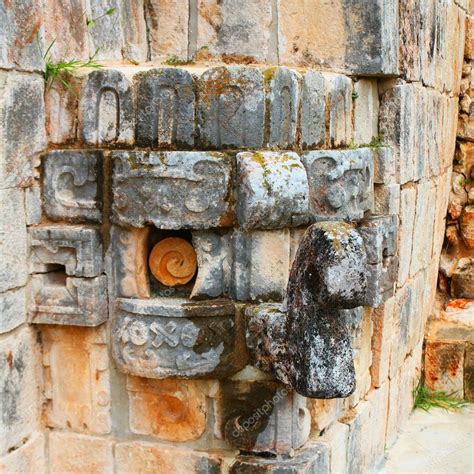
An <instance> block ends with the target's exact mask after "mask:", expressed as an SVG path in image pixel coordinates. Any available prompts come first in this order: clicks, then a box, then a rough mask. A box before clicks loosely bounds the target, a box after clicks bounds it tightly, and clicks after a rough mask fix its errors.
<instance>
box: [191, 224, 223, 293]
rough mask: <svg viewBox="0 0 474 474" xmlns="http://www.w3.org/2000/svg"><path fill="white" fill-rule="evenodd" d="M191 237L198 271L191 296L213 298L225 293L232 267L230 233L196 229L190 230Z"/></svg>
mask: <svg viewBox="0 0 474 474" xmlns="http://www.w3.org/2000/svg"><path fill="white" fill-rule="evenodd" d="M192 239H193V246H194V249H195V251H196V254H197V262H198V273H197V275H196V281H195V283H194V287H193V290H192V293H191V298H194V297H202V296H207V297H211V298H215V297H217V296H222V295H224V294H226V293H227V292H228V290H229V288H230V278H231V276H230V275H231V267H232V253H231V252H232V249H231V242H230V235H229V234H223V235H221V234H219V233H217V232H215V231H209V230H196V231H193V232H192Z"/></svg>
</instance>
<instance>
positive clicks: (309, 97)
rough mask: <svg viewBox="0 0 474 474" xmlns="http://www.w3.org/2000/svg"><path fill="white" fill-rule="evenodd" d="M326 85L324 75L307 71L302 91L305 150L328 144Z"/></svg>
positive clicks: (303, 141) (302, 137)
mask: <svg viewBox="0 0 474 474" xmlns="http://www.w3.org/2000/svg"><path fill="white" fill-rule="evenodd" d="M325 91H326V85H325V80H324V76H323V74H321V73H319V72H318V71H307V72H305V74H304V75H303V80H302V90H301V112H300V129H301V146H302V148H303V149H308V148H314V147H319V146H324V144H325V142H326V99H325V97H326V95H325Z"/></svg>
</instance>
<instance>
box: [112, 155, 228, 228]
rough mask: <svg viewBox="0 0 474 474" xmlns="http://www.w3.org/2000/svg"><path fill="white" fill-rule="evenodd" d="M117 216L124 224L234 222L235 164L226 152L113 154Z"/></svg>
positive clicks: (209, 224)
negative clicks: (232, 203)
mask: <svg viewBox="0 0 474 474" xmlns="http://www.w3.org/2000/svg"><path fill="white" fill-rule="evenodd" d="M112 158H113V161H114V171H113V202H112V219H113V221H114V223H116V224H119V225H123V226H125V227H129V226H133V227H143V226H144V225H145V224H146V223H152V224H154V225H155V226H156V227H158V228H159V229H189V228H193V229H207V228H210V227H220V226H226V225H230V224H231V223H232V219H231V217H230V214H231V209H230V207H231V206H230V204H229V200H230V199H229V198H230V193H231V188H230V186H231V173H232V163H231V160H230V157H229V156H228V155H226V154H224V153H209V152H195V151H190V152H163V153H155V152H140V151H137V152H127V151H120V152H119V151H117V152H114V153H112Z"/></svg>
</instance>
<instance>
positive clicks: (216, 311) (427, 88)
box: [0, 0, 473, 473]
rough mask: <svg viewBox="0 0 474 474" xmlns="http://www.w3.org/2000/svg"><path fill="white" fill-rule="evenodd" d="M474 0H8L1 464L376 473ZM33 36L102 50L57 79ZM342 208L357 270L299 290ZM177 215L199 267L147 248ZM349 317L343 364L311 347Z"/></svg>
mask: <svg viewBox="0 0 474 474" xmlns="http://www.w3.org/2000/svg"><path fill="white" fill-rule="evenodd" d="M469 3H472V2H468V1H467V0H464V1H458V2H456V1H453V0H436V1H433V2H431V1H430V2H425V1H417V0H412V1H403V2H397V1H396V0H366V1H363V2H361V1H353V0H339V1H337V2H321V1H318V0H288V1H287V0H258V1H245V0H238V1H234V0H233V1H230V0H221V1H218V0H190V1H189V2H188V1H187V0H174V1H173V0H149V1H147V2H140V1H137V2H127V1H126V0H123V1H122V0H108V1H107V2H105V1H100V2H95V1H94V2H88V1H85V0H82V1H78V2H73V3H71V2H57V1H53V0H43V1H40V0H29V1H28V0H23V1H21V2H6V1H5V2H2V4H1V5H0V25H1V26H0V152H1V155H0V173H1V177H2V179H1V180H0V195H1V200H0V209H1V214H0V227H1V228H0V256H1V258H0V332H1V335H0V346H1V351H0V358H1V363H0V372H1V375H0V387H1V389H0V390H1V394H2V398H1V399H2V410H3V413H4V415H3V417H2V419H1V429H0V433H1V434H2V445H1V446H0V466H1V468H0V470H3V471H6V472H35V473H37V472H43V471H45V472H52V473H53V472H54V473H56V472H58V473H64V472H94V473H96V472H104V473H109V472H117V473H121V472H124V473H125V472H126V473H133V472H172V471H175V472H229V471H230V472H262V471H263V470H265V469H267V470H272V469H278V468H279V467H283V466H286V467H288V468H289V469H292V470H293V471H294V472H312V471H316V472H333V473H339V472H351V473H352V472H368V471H371V470H373V469H374V468H375V466H376V465H377V464H378V463H379V462H380V461H381V459H382V457H383V452H384V447H385V446H389V445H390V444H391V443H392V442H393V441H394V439H395V437H396V435H397V432H398V431H399V429H400V428H401V427H402V426H403V423H404V422H405V421H406V419H407V417H408V415H409V413H410V411H411V407H412V395H411V392H412V388H413V386H414V385H415V384H416V382H417V380H418V377H419V375H420V365H421V358H422V346H423V334H424V328H425V323H426V320H427V317H428V315H429V313H430V312H431V308H432V306H433V303H434V296H435V292H436V282H437V276H438V265H439V260H440V252H441V247H442V243H443V237H444V232H445V215H446V208H447V203H448V198H449V193H450V186H451V174H452V157H453V154H454V149H455V136H456V128H457V115H458V95H459V93H460V88H461V72H462V71H461V69H462V66H463V53H462V52H463V50H464V47H463V45H464V36H465V21H466V20H465V19H466V12H467V11H468V10H469V9H472V8H473V5H470V4H469ZM112 7H115V8H116V9H117V10H116V11H114V12H113V13H111V14H110V15H105V16H101V15H102V14H103V13H104V12H105V11H107V9H109V8H112ZM86 19H89V20H91V19H94V21H93V22H92V23H91V22H89V25H87V22H86ZM469 24H470V23H468V25H469ZM469 31H470V30H469ZM37 34H38V35H37ZM37 38H38V41H39V43H40V44H41V45H42V46H41V48H42V50H43V51H45V50H46V48H47V47H48V46H49V45H50V44H51V42H52V41H53V40H54V39H56V41H55V44H54V45H53V47H52V49H51V54H52V57H53V60H54V61H59V60H60V59H62V58H73V57H74V58H81V59H86V58H87V57H88V56H89V55H90V54H93V53H94V51H96V49H97V48H99V50H98V52H97V57H98V58H99V59H100V60H102V61H103V64H104V66H105V68H104V69H103V70H99V71H82V72H81V73H80V74H77V75H75V77H73V78H67V81H68V87H66V86H64V84H61V82H59V81H56V82H55V83H54V84H53V85H52V86H51V87H45V83H44V79H43V75H42V73H41V71H42V70H43V68H44V61H43V60H42V54H41V52H40V51H39V49H38V44H37ZM468 54H469V53H468ZM180 61H181V62H183V61H184V62H188V64H179V62H180ZM170 64H171V66H170ZM173 64H174V65H175V66H173ZM153 68H159V69H157V70H156V69H155V70H154V71H152V69H153ZM463 87H464V86H463ZM463 93H465V90H464V88H463ZM461 120H462V118H461ZM327 220H330V221H332V224H331V225H330V226H328V225H326V227H324V225H323V224H320V222H321V221H327ZM338 221H346V222H350V223H351V227H348V228H347V227H345V228H344V229H346V230H344V232H342V233H343V237H342V238H341V240H340V242H342V243H340V242H339V241H337V243H338V244H337V245H335V246H333V250H334V252H333V253H331V252H330V256H331V258H333V260H334V261H336V260H337V259H338V258H339V257H340V258H342V259H344V258H345V257H346V256H348V257H347V259H349V260H350V259H352V260H351V265H352V266H349V267H344V268H346V269H347V270H348V271H347V272H346V273H344V278H346V279H347V281H348V282H351V283H352V284H353V283H354V281H356V280H355V276H354V275H357V277H360V276H361V274H362V275H364V278H365V277H366V279H363V280H360V281H363V284H361V286H360V288H352V290H351V291H346V287H345V286H344V285H342V287H338V284H339V283H340V282H341V281H344V279H343V278H341V277H339V278H334V277H331V276H329V277H328V278H326V277H325V275H326V273H325V271H326V270H327V269H326V268H325V265H324V263H323V264H321V265H320V268H321V275H323V276H322V277H321V278H320V280H318V285H320V286H319V287H318V288H321V289H322V291H324V292H326V293H324V294H325V296H327V299H325V298H323V297H321V298H319V299H318V300H317V303H315V306H314V307H312V308H311V311H310V312H309V313H308V311H307V308H305V307H304V305H303V307H302V308H300V307H299V306H298V301H296V302H295V301H294V300H293V303H294V304H293V306H292V305H291V304H288V307H286V306H285V305H282V304H281V303H282V302H284V300H285V297H288V295H289V293H290V289H288V290H287V283H288V280H289V279H290V281H291V282H293V283H294V282H295V281H296V277H301V275H294V273H293V274H292V272H291V269H292V262H293V261H295V262H297V264H295V266H294V267H293V268H303V266H304V265H303V264H304V262H305V258H304V257H305V254H304V253H303V250H298V249H299V244H300V242H302V241H304V238H303V235H305V238H306V239H308V238H309V237H307V235H309V234H305V230H306V228H307V227H308V226H309V225H310V224H311V223H313V222H316V223H317V224H316V227H312V229H319V233H318V232H316V234H318V235H319V236H320V237H318V238H320V239H321V240H320V241H316V240H314V241H313V243H314V242H322V243H324V245H327V242H328V241H333V240H334V239H333V237H332V235H333V234H332V233H331V232H333V229H336V230H339V231H340V229H342V228H343V227H341V225H342V226H343V225H344V224H335V222H338ZM318 226H319V227H318ZM321 226H322V227H321ZM347 235H349V236H350V239H349V237H348V238H347V239H345V238H344V236H347ZM167 237H179V238H182V239H184V240H186V241H187V242H189V243H190V244H192V246H193V248H194V250H195V252H196V262H197V267H198V273H197V276H195V277H194V278H193V279H192V280H191V281H190V282H189V283H187V284H183V285H181V286H179V287H169V286H166V285H162V284H160V283H159V282H158V281H157V280H156V279H155V278H154V277H153V276H152V275H151V274H150V272H149V270H148V262H147V260H148V256H149V252H150V250H151V248H152V247H153V246H154V245H155V244H156V243H157V242H159V241H163V239H164V238H167ZM315 238H316V237H315ZM302 239H303V240H302ZM331 239H333V240H331ZM348 243H350V245H349V244H348ZM304 247H305V246H301V248H304ZM310 247H311V246H310ZM312 248H316V249H317V248H319V247H314V245H313V247H312ZM354 248H356V250H354ZM349 257H350V258H349ZM317 258H319V257H317ZM355 262H359V263H360V266H357V265H356V264H355ZM334 266H335V267H337V265H336V264H334ZM167 268H168V267H167ZM331 268H333V267H331ZM354 269H356V270H357V271H354V272H352V271H353V270H354ZM362 270H363V271H362ZM328 274H329V275H331V274H330V273H328ZM323 277H324V278H323ZM361 278H362V277H361ZM348 286H350V285H348ZM290 287H291V285H290ZM292 291H293V293H291V294H292V295H294V294H298V288H296V289H294V288H293V290H292ZM334 295H336V296H334ZM310 296H311V297H312V298H315V297H316V298H317V296H318V295H310ZM191 298H192V299H191ZM296 300H297V298H296ZM328 301H329V303H328ZM330 305H332V306H333V307H328V306H330ZM354 306H356V307H355V308H354ZM295 307H296V308H297V310H296V309H295ZM335 307H337V309H334V308H335ZM292 308H293V309H292ZM313 309H314V311H313ZM300 310H301V313H299V311H300ZM292 311H293V312H292ZM331 311H332V312H331ZM294 314H302V317H301V318H300V319H297V320H296V322H294V321H293V323H292V324H294V326H293V327H294V328H296V329H297V330H294V331H291V332H290V333H286V332H285V331H286V330H287V329H286V328H285V327H284V325H281V321H282V320H283V321H285V319H284V318H288V319H289V320H290V319H291V317H292V315H293V316H294ZM314 314H316V315H318V317H317V318H314ZM328 315H329V316H328ZM319 316H320V317H319ZM331 316H332V317H333V318H336V319H337V321H338V322H339V321H341V325H340V327H339V326H338V328H337V331H336V329H334V326H332V329H331V331H334V333H331V332H329V336H330V337H329V339H331V337H332V336H334V338H336V339H337V340H338V341H342V342H341V345H340V346H337V347H333V349H332V350H331V351H329V352H326V353H325V352H324V351H323V352H322V354H323V356H321V352H319V357H317V358H316V359H315V360H316V363H319V362H321V364H320V365H321V367H322V369H324V370H326V369H327V370H328V373H330V374H332V375H330V376H329V375H328V376H327V378H326V379H324V378H321V377H320V376H319V378H318V374H319V372H318V370H319V366H318V367H317V368H316V369H315V368H314V367H313V366H310V367H306V366H305V367H304V369H305V370H303V367H302V366H303V365H304V364H305V363H306V361H307V359H306V355H307V354H306V351H305V350H301V348H307V347H308V348H309V349H308V352H311V348H312V345H311V341H309V342H308V340H309V339H308V337H307V335H308V334H309V335H314V334H316V336H315V337H317V336H318V335H321V334H323V333H322V332H320V333H318V332H317V331H323V329H321V327H320V326H321V325H320V321H329V323H328V324H329V325H331V324H332V323H333V321H332V320H331ZM306 317H307V318H308V319H307V320H306V319H305V318H306ZM312 317H313V319H311V318H312ZM282 318H283V319H282ZM325 318H328V319H325ZM299 321H301V323H299ZM305 321H306V322H305ZM308 321H309V323H308ZM299 324H300V325H299ZM305 324H306V325H305ZM258 331H262V332H261V333H260V332H258ZM298 331H300V333H301V334H299V333H298ZM315 331H316V333H315ZM255 334H259V335H260V334H262V336H261V338H262V339H259V340H258V341H257V346H255V345H254V342H255V341H254V340H253V339H252V338H253V336H255ZM282 336H283V342H285V341H286V340H287V341H288V344H286V345H285V347H284V348H283V350H282V348H281V345H280V346H279V345H278V344H277V343H280V342H281V340H282ZM287 336H288V337H287ZM298 337H300V338H301V339H298ZM259 341H260V342H261V341H264V342H268V345H265V344H263V345H259ZM299 342H301V344H299ZM313 342H314V341H313ZM272 344H274V345H272ZM350 344H352V351H351V350H350V348H349V345H350ZM288 347H292V348H295V352H294V354H295V358H294V360H298V361H302V363H301V364H299V363H293V362H292V360H293V359H292V358H291V355H292V352H291V351H290V354H288ZM313 347H315V348H316V344H315V343H314V344H313ZM318 347H319V346H318ZM317 349H318V348H317ZM318 350H319V349H318ZM339 351H340V354H339ZM282 354H283V357H284V360H283V361H282V360H281V359H279V357H282ZM285 354H286V355H285ZM324 354H326V355H327V358H326V357H325V356H324ZM268 355H270V356H271V357H267V356H268ZM296 355H297V357H296ZM339 355H340V356H341V359H339V358H337V357H336V356H339ZM352 355H353V359H354V366H353V367H352V366H351V359H352ZM332 356H334V357H335V360H344V363H345V367H346V368H347V370H345V371H344V375H345V376H346V377H348V378H344V377H341V378H337V377H336V376H335V375H334V373H335V372H337V370H332V371H331V369H334V366H331V363H330V361H331V357H332ZM285 357H286V358H285ZM308 358H309V355H308ZM311 360H312V359H311ZM309 365H311V364H309ZM316 365H318V364H316ZM256 367H259V369H257V368H256ZM351 370H352V372H351ZM315 373H316V376H315ZM301 374H303V375H304V379H303V382H304V383H299V381H300V380H301V379H298V377H300V376H301ZM336 375H340V374H336ZM285 377H286V379H285ZM351 377H352V378H353V379H354V380H355V391H354V392H353V393H352V394H351V395H350V396H348V397H345V398H333V399H310V398H306V396H307V395H311V394H312V393H313V394H314V393H315V392H316V389H315V388H314V387H315V385H314V384H310V383H309V382H314V381H315V380H316V382H328V385H330V384H329V382H331V383H332V384H333V387H332V388H334V386H335V387H336V389H337V390H340V392H337V393H339V394H342V393H344V395H346V394H347V393H346V391H345V390H347V387H350V383H349V382H350V381H351V380H349V382H347V380H348V379H351ZM295 378H296V379H298V380H297V381H295V380H294V379H295ZM282 379H284V380H282ZM341 380H342V381H341ZM281 382H284V383H286V385H283V384H282V383H281ZM346 382H347V383H346ZM323 385H324V384H323ZM295 388H296V390H294V389H295ZM320 390H321V392H320V393H324V394H326V395H327V394H329V393H334V392H330V390H329V388H328V386H323V388H321V389H320ZM301 392H305V395H306V396H303V395H302V394H301ZM338 396H342V395H338ZM251 419H252V420H253V422H252V421H249V420H251ZM247 425H248V426H247ZM242 428H243V429H242ZM262 452H263V453H267V455H266V456H261V455H260V454H261V453H262ZM268 453H270V454H273V455H275V456H273V457H272V456H271V455H268ZM276 455H278V456H276Z"/></svg>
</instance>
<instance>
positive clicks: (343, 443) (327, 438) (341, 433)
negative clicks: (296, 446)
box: [319, 422, 349, 473]
mask: <svg viewBox="0 0 474 474" xmlns="http://www.w3.org/2000/svg"><path fill="white" fill-rule="evenodd" d="M348 438H349V427H348V426H347V425H345V424H344V423H339V422H336V423H333V424H332V425H331V426H329V427H328V428H327V429H326V430H325V431H324V433H323V434H322V435H321V437H320V438H319V440H320V441H321V442H322V443H324V444H326V445H327V446H328V449H329V471H328V472H334V473H338V472H347V459H346V456H347V443H348Z"/></svg>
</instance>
